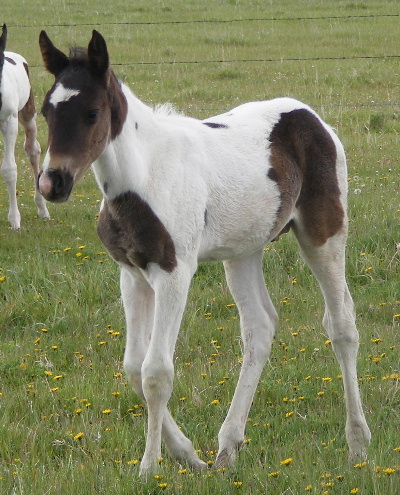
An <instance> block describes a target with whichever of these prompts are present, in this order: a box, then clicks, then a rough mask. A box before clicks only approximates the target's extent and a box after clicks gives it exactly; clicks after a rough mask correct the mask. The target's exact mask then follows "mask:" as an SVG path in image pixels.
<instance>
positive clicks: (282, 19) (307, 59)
mask: <svg viewBox="0 0 400 495" xmlns="http://www.w3.org/2000/svg"><path fill="white" fill-rule="evenodd" d="M399 17H400V14H397V13H391V14H366V15H344V16H333V15H332V16H329V15H327V16H318V17H306V16H304V17H252V18H242V19H192V20H185V21H179V20H174V21H123V22H122V21H121V22H119V21H110V22H99V23H85V22H83V23H49V24H41V26H40V27H57V28H63V27H85V26H91V27H101V26H163V25H166V26H169V25H183V24H187V25H189V24H234V23H252V22H257V23H260V22H295V21H297V22H299V21H313V22H316V21H329V20H330V21H332V20H335V21H341V20H343V21H346V20H350V19H353V20H357V19H359V20H365V19H380V18H399ZM8 25H9V26H10V27H17V28H38V25H37V24H8ZM393 59H400V55H399V54H382V55H352V56H340V57H338V56H331V57H329V56H328V57H287V58H286V57H279V58H255V59H214V60H158V61H157V60H156V61H136V62H122V63H112V64H111V65H112V66H113V67H131V66H174V65H205V64H234V63H239V64H246V63H260V64H264V63H283V62H318V61H351V60H374V61H385V60H393ZM42 67H43V66H42V65H31V68H36V69H37V68H42ZM315 107H316V108H322V107H324V108H327V107H341V108H373V107H377V108H379V107H382V108H383V107H400V102H380V103H379V102H378V103H376V102H371V103H362V104H360V103H354V104H353V103H340V104H327V105H319V106H318V105H315ZM192 110H196V111H199V112H203V111H204V112H206V111H213V110H214V111H224V110H226V109H224V108H214V109H210V108H195V109H192Z"/></svg>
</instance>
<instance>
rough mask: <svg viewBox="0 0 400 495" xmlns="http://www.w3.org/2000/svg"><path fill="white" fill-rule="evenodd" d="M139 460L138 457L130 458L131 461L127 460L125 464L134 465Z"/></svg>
mask: <svg viewBox="0 0 400 495" xmlns="http://www.w3.org/2000/svg"><path fill="white" fill-rule="evenodd" d="M139 462H140V461H139V459H132V460H131V461H128V462H127V464H128V466H136V465H137V464H139Z"/></svg>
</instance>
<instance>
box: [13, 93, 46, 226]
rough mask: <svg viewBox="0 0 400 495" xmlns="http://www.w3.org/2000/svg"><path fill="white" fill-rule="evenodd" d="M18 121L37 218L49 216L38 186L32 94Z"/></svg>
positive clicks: (36, 144) (34, 113) (38, 149)
mask: <svg viewBox="0 0 400 495" xmlns="http://www.w3.org/2000/svg"><path fill="white" fill-rule="evenodd" d="M18 118H19V121H20V123H21V125H22V127H23V128H24V131H25V143H24V149H25V152H26V154H27V156H28V158H29V161H30V162H31V165H32V169H33V175H34V178H35V203H36V206H37V209H38V215H39V218H50V215H49V212H48V210H47V206H46V201H45V199H44V198H43V196H42V195H41V194H40V192H39V188H38V175H39V161H40V152H41V150H40V144H39V142H38V141H37V139H36V135H37V129H36V120H35V119H36V112H35V107H34V105H33V96H32V93H31V96H30V97H29V100H28V103H27V104H26V105H25V107H24V108H23V109H22V110H21V111H20V112H19V115H18Z"/></svg>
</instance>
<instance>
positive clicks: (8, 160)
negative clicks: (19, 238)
mask: <svg viewBox="0 0 400 495" xmlns="http://www.w3.org/2000/svg"><path fill="white" fill-rule="evenodd" d="M0 130H1V132H2V134H3V137H4V159H3V163H2V165H1V173H2V175H3V179H4V181H5V183H6V185H7V188H8V198H9V204H10V206H9V211H8V221H9V222H10V224H11V227H12V228H13V229H19V228H20V226H21V214H20V212H19V210H18V203H17V164H16V163H15V156H14V150H15V142H16V140H17V134H18V120H17V118H16V117H14V116H11V117H9V118H8V119H7V120H6V121H3V122H0Z"/></svg>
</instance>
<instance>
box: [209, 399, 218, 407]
mask: <svg viewBox="0 0 400 495" xmlns="http://www.w3.org/2000/svg"><path fill="white" fill-rule="evenodd" d="M211 404H213V405H214V406H216V405H217V404H219V400H218V399H214V400H213V401H212V402H211Z"/></svg>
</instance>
